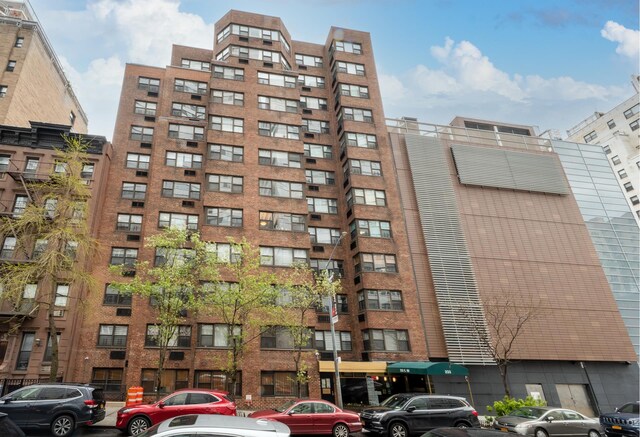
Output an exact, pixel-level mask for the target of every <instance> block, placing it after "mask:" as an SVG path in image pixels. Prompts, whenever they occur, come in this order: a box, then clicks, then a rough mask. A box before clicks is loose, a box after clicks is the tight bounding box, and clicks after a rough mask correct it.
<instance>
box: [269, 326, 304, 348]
mask: <svg viewBox="0 0 640 437" xmlns="http://www.w3.org/2000/svg"><path fill="white" fill-rule="evenodd" d="M309 330H311V328H309ZM294 347H295V345H294V339H293V335H292V333H291V331H290V330H289V329H287V328H286V327H284V326H272V327H270V328H269V329H267V330H266V331H264V332H263V333H262V335H260V349H293V348H294ZM312 347H313V346H312V344H311V338H309V342H308V343H307V344H306V345H304V346H302V348H303V349H311V348H312Z"/></svg>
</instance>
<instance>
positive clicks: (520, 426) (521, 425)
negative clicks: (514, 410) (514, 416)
mask: <svg viewBox="0 0 640 437" xmlns="http://www.w3.org/2000/svg"><path fill="white" fill-rule="evenodd" d="M527 428H529V425H528V424H526V423H519V424H517V425H516V430H518V431H524V430H525V429H527Z"/></svg>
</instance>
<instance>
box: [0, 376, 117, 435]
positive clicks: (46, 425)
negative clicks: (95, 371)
mask: <svg viewBox="0 0 640 437" xmlns="http://www.w3.org/2000/svg"><path fill="white" fill-rule="evenodd" d="M105 404H106V403H105V400H104V394H103V391H102V389H101V388H98V387H93V386H90V385H86V384H64V383H50V384H34V385H29V386H26V387H22V388H20V389H18V390H16V391H14V392H11V393H9V394H8V395H5V396H3V397H2V398H0V412H1V413H7V414H8V415H9V418H10V419H11V420H13V421H14V422H15V424H16V425H18V426H19V427H20V428H23V429H25V430H26V429H49V430H50V432H51V434H53V435H54V436H55V437H65V436H69V435H71V434H72V433H73V431H74V430H75V429H76V427H77V426H79V425H91V424H93V423H96V422H99V421H101V420H102V419H104V416H105V413H106V411H105Z"/></svg>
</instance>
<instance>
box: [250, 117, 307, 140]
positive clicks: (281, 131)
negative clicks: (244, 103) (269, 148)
mask: <svg viewBox="0 0 640 437" xmlns="http://www.w3.org/2000/svg"><path fill="white" fill-rule="evenodd" d="M258 134H260V135H262V136H265V137H274V138H288V139H290V140H298V139H300V127H298V126H293V125H290V124H279V123H268V122H265V121H259V122H258Z"/></svg>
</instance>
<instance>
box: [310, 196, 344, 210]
mask: <svg viewBox="0 0 640 437" xmlns="http://www.w3.org/2000/svg"><path fill="white" fill-rule="evenodd" d="M307 207H308V208H307V209H308V210H309V212H311V213H314V212H315V213H324V214H337V213H338V199H325V198H322V197H307Z"/></svg>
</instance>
